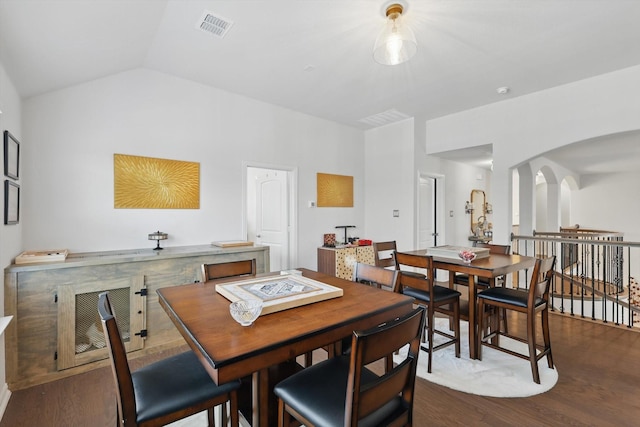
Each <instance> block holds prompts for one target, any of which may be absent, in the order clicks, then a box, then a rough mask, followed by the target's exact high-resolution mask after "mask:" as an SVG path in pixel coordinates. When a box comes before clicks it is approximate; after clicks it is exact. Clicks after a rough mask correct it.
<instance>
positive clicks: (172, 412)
mask: <svg viewBox="0 0 640 427" xmlns="http://www.w3.org/2000/svg"><path fill="white" fill-rule="evenodd" d="M98 313H99V315H100V318H101V320H102V328H103V330H104V334H105V338H106V342H107V348H108V349H109V358H110V359H111V370H112V372H113V378H114V380H115V384H116V401H117V411H118V412H117V425H119V426H121V427H129V426H140V427H142V426H163V425H165V424H168V423H172V422H174V421H177V420H179V419H182V418H185V417H188V416H191V415H193V414H196V413H198V412H202V411H205V410H206V411H207V415H208V420H209V426H211V427H213V426H214V425H215V423H214V419H213V418H214V416H213V415H214V414H213V408H214V407H215V406H217V405H222V406H221V420H220V422H221V423H222V424H220V425H226V421H227V420H226V409H225V405H226V402H230V415H231V425H232V426H233V427H237V426H238V400H237V390H238V388H239V387H240V381H233V382H230V383H227V384H222V385H220V386H217V385H216V383H214V382H213V380H212V379H211V377H210V376H209V374H208V373H207V371H206V370H205V369H204V367H203V366H202V364H201V363H200V361H199V360H198V358H197V357H196V355H195V354H194V353H193V352H192V351H188V352H186V353H181V354H178V355H176V356H172V357H169V358H167V359H164V360H161V361H158V362H155V363H152V364H150V365H147V366H144V367H143V368H141V369H138V370H137V371H135V372H131V371H130V369H129V363H128V361H127V354H126V350H125V347H124V344H123V342H122V338H121V336H120V330H119V328H118V324H117V323H116V319H115V317H114V311H113V308H112V306H111V303H110V301H109V295H108V293H107V292H103V293H101V294H100V296H99V298H98Z"/></svg>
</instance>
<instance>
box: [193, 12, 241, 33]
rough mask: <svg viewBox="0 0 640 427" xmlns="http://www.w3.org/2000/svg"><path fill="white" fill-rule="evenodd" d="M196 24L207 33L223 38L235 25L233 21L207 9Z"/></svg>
mask: <svg viewBox="0 0 640 427" xmlns="http://www.w3.org/2000/svg"><path fill="white" fill-rule="evenodd" d="M196 26H197V27H198V28H200V29H201V30H202V31H204V32H206V33H210V34H213V35H214V36H216V37H220V38H223V37H224V36H225V35H226V34H227V32H228V31H229V30H230V29H231V27H232V26H233V22H232V21H229V20H228V19H225V18H222V17H220V16H216V15H214V14H213V13H211V12H208V11H206V10H205V11H204V13H203V14H202V18H200V21H198V23H197V24H196Z"/></svg>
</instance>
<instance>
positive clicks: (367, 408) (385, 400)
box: [274, 306, 425, 427]
mask: <svg viewBox="0 0 640 427" xmlns="http://www.w3.org/2000/svg"><path fill="white" fill-rule="evenodd" d="M424 313H425V308H424V307H422V306H419V307H418V308H416V309H414V310H412V311H411V312H410V313H408V314H406V315H404V316H402V317H399V318H395V319H391V320H389V321H387V322H385V323H383V324H381V325H378V326H377V327H375V328H371V329H368V330H365V331H354V332H353V336H352V349H353V351H352V352H351V355H349V356H346V355H343V356H339V357H333V358H329V359H327V360H324V361H322V362H320V363H317V364H315V365H313V366H312V367H310V368H306V369H305V370H303V371H302V372H300V373H298V374H295V375H292V376H291V377H289V378H287V379H286V380H284V381H282V382H280V383H278V384H277V385H276V387H275V389H274V393H275V394H276V395H277V396H278V426H280V427H288V426H290V425H291V421H292V420H291V418H292V417H293V418H294V419H295V420H297V421H298V422H299V423H302V424H303V425H305V426H307V427H312V426H382V425H385V426H390V425H394V426H411V425H412V422H413V398H414V394H415V392H414V389H415V379H416V369H417V363H418V353H419V352H420V336H421V334H422V327H423V324H424ZM407 344H408V350H407V353H406V356H400V357H403V359H402V361H400V363H398V364H397V365H396V366H395V367H393V368H392V370H390V371H387V372H385V373H383V374H382V375H377V374H376V373H374V372H373V371H371V370H370V369H368V368H367V367H365V366H366V365H369V364H370V363H373V362H375V361H377V360H380V359H381V358H383V357H385V356H386V355H388V354H391V353H393V352H394V351H396V350H398V349H401V348H403V347H405V346H406V345H407Z"/></svg>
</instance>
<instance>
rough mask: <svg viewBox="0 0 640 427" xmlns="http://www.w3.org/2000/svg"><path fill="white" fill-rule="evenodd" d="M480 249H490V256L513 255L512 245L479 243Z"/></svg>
mask: <svg viewBox="0 0 640 427" xmlns="http://www.w3.org/2000/svg"><path fill="white" fill-rule="evenodd" d="M478 247H479V248H487V249H489V253H490V254H497V255H509V254H510V253H511V245H496V244H493V243H478Z"/></svg>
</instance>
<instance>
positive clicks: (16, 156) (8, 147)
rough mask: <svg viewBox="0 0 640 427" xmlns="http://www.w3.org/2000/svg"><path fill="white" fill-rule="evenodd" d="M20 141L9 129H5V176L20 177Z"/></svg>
mask: <svg viewBox="0 0 640 427" xmlns="http://www.w3.org/2000/svg"><path fill="white" fill-rule="evenodd" d="M19 168H20V142H18V140H17V139H16V138H15V137H14V136H13V135H11V132H9V131H8V130H5V131H4V174H5V176H7V177H9V178H12V179H18V178H20V169H19Z"/></svg>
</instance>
